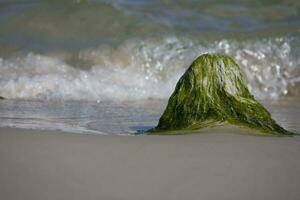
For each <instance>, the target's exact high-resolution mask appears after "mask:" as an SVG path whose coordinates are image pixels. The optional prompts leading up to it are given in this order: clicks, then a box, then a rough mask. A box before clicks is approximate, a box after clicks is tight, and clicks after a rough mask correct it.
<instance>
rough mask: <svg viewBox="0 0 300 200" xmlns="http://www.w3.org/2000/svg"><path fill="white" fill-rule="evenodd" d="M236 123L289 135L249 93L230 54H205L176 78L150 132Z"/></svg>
mask: <svg viewBox="0 0 300 200" xmlns="http://www.w3.org/2000/svg"><path fill="white" fill-rule="evenodd" d="M224 123H225V124H226V123H229V124H235V125H240V126H247V127H250V128H254V129H258V130H260V131H263V132H265V133H270V134H277V135H281V134H291V133H290V132H288V131H286V130H285V129H283V128H282V127H280V126H279V125H278V124H277V123H276V122H275V121H274V120H273V119H272V118H271V115H270V113H269V112H268V111H267V110H266V109H265V108H264V107H263V106H262V105H261V104H260V103H259V102H257V101H256V100H255V99H254V97H253V95H251V94H250V92H249V90H248V88H247V84H246V81H245V79H244V77H243V75H242V73H241V71H240V68H239V66H238V65H237V64H236V63H235V61H234V60H233V59H232V58H230V57H229V56H225V55H216V54H204V55H201V56H200V57H198V58H197V59H196V60H195V61H194V62H193V63H192V64H191V66H190V67H189V68H188V69H187V71H186V72H185V73H184V74H183V76H182V77H181V78H180V80H179V81H178V83H177V85H176V88H175V91H174V92H173V94H172V95H171V97H170V99H169V102H168V105H167V108H166V110H165V111H164V113H163V115H162V116H161V118H160V120H159V123H158V125H157V127H155V128H154V129H151V130H150V131H149V132H150V133H153V134H170V133H171V132H162V131H172V130H183V129H185V130H194V129H199V128H203V127H207V126H213V125H216V124H224Z"/></svg>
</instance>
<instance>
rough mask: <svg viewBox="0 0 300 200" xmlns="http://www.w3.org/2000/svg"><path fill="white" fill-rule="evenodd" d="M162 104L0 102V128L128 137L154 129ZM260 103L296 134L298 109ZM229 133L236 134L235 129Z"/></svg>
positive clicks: (294, 103)
mask: <svg viewBox="0 0 300 200" xmlns="http://www.w3.org/2000/svg"><path fill="white" fill-rule="evenodd" d="M166 103H167V102H166V100H146V101H132V102H105V103H103V102H102V103H97V102H87V101H65V102H59V101H48V102H47V101H24V100H3V101H0V127H15V128H29V129H44V130H60V131H66V132H74V133H86V134H105V135H107V134H108V135H109V134H132V133H137V132H140V131H145V130H148V129H150V128H153V127H154V126H156V125H157V122H158V120H159V117H160V116H161V114H162V112H163V110H164V108H165V106H166ZM264 103H265V105H266V107H267V108H268V109H269V110H270V112H271V113H272V115H273V117H274V119H276V121H277V122H278V123H279V124H281V125H282V126H283V127H285V128H286V129H287V130H289V131H294V132H297V133H300V125H299V117H300V105H299V103H298V102H297V101H296V100H295V99H292V100H285V101H276V102H264ZM220 130H223V129H222V128H220ZM217 131H218V130H214V132H217ZM229 131H230V132H240V131H239V130H238V129H235V128H230V129H229ZM204 132H205V131H204Z"/></svg>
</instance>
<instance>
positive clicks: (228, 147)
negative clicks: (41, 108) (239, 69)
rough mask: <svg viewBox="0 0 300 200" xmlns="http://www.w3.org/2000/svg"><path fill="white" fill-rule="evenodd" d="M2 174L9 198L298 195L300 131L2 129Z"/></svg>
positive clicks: (215, 199)
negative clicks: (128, 132) (280, 134)
mask: <svg viewBox="0 0 300 200" xmlns="http://www.w3.org/2000/svg"><path fill="white" fill-rule="evenodd" d="M224 132H227V131H224ZM0 177H1V178H0V199H4V200H19V199H20V200H21V199H22V200H41V199H43V200H47V199H49V200H50V199H51V200H67V199H72V200H77V199H78V200H82V199H86V200H88V199H89V200H90V199H91V200H93V199H97V200H98V199H103V200H110V199H112V200H127V199H128V200H148V199H149V200H153V199H161V200H169V199H170V200H176V199H178V200H182V199H193V200H194V199H201V200H220V199H222V200H235V199H237V200H241V199H243V200H248V199H249V200H253V199H255V200H269V199H270V200H277V199H278V200H282V199H285V200H297V199H299V197H300V137H299V136H294V137H262V136H251V135H239V134H230V133H214V134H194V135H181V136H98V135H82V134H70V133H61V132H49V131H33V130H23V129H11V128H0Z"/></svg>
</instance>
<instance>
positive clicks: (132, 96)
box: [0, 37, 300, 101]
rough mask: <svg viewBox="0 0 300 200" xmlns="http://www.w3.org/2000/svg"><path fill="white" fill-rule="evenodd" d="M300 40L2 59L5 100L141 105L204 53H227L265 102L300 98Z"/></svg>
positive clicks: (128, 44)
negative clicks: (113, 101)
mask: <svg viewBox="0 0 300 200" xmlns="http://www.w3.org/2000/svg"><path fill="white" fill-rule="evenodd" d="M299 44H300V43H299V39H298V38H293V37H277V38H266V39H256V40H253V39H252V40H247V41H236V40H220V41H214V42H201V41H195V40H192V39H189V38H178V37H165V38H151V39H146V40H141V39H135V40H127V41H125V42H123V43H122V44H121V45H119V46H117V47H112V46H99V47H97V48H91V49H84V50H81V51H79V52H76V53H74V52H73V53H70V52H69V53H68V52H60V53H55V52H54V53H49V54H44V55H41V54H35V53H28V54H26V55H23V56H18V57H14V58H0V88H1V89H0V96H3V97H5V98H11V99H19V98H21V99H61V100H97V101H103V100H121V101H123V100H138V99H148V98H168V97H169V95H170V94H171V93H172V91H173V89H174V87H175V84H176V82H177V80H178V79H179V77H180V76H181V75H182V74H183V72H184V71H185V69H186V68H187V67H188V66H189V65H190V63H191V62H192V61H193V60H194V59H195V58H196V57H197V56H199V55H200V54H202V53H207V52H211V53H215V52H217V53H224V54H228V55H231V56H233V58H234V59H235V60H236V61H237V62H238V63H239V64H240V66H241V68H242V70H243V72H244V74H245V76H246V78H247V80H248V85H249V88H250V90H251V92H252V93H253V94H254V95H255V96H256V97H257V98H259V99H269V98H270V99H277V98H279V97H282V96H286V95H298V93H299V89H298V88H299V84H300V68H299V67H300V56H299V52H300V51H299V50H300V48H299V46H300V45H299Z"/></svg>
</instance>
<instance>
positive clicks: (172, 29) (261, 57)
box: [0, 0, 300, 132]
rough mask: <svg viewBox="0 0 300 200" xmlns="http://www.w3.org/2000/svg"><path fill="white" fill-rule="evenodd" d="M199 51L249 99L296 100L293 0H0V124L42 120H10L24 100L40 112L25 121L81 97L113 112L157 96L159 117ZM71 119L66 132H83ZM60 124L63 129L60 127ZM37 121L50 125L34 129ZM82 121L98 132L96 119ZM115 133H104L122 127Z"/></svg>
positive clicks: (298, 34)
mask: <svg viewBox="0 0 300 200" xmlns="http://www.w3.org/2000/svg"><path fill="white" fill-rule="evenodd" d="M206 52H211V53H215V52H217V53H224V54H228V55H230V56H232V57H233V58H234V59H235V60H236V61H237V62H238V63H239V65H240V66H241V68H242V70H243V72H244V74H245V77H246V79H247V80H248V86H249V88H250V90H251V92H252V93H253V94H254V95H255V97H256V98H258V99H260V100H262V101H266V102H268V101H269V100H271V101H272V102H274V101H277V102H282V101H285V100H287V99H290V98H293V99H296V101H293V102H297V99H299V96H300V1H298V0H223V1H220V0H219V1H218V0H197V1H196V0H186V1H180V0H174V1H170V0H110V1H108V0H0V96H3V97H5V98H6V99H7V100H5V102H1V103H0V113H1V117H2V119H1V120H2V122H1V126H15V127H22V126H26V127H28V128H30V127H31V128H33V127H35V125H34V123H36V124H38V123H40V124H43V123H41V122H40V121H38V122H37V121H34V120H32V121H31V122H32V123H31V124H30V123H29V125H28V123H27V122H24V121H23V122H24V123H21V122H20V120H21V121H22V119H23V118H24V116H22V117H19V118H20V119H19V121H18V120H16V119H17V118H18V116H19V114H18V113H19V112H23V109H25V108H28V107H26V106H25V105H28V103H29V104H30V103H31V104H32V105H30V106H29V108H30V107H31V108H36V109H37V108H40V110H36V109H31V111H32V113H31V114H30V113H28V112H29V111H28V110H27V111H26V113H27V114H26V115H25V118H26V116H31V115H33V116H35V117H33V119H36V120H37V119H38V118H39V117H42V118H43V119H44V118H45V119H46V121H47V120H48V118H47V116H50V117H49V120H50V122H52V121H51V116H52V115H51V110H49V112H48V113H47V112H46V111H45V110H42V108H43V106H42V107H35V106H34V105H35V104H36V102H44V101H47V102H48V103H49V102H52V103H53V101H55V102H60V104H59V105H62V102H64V104H68V105H70V106H71V107H72V106H73V110H76V109H77V107H78V106H79V107H80V106H81V105H82V104H81V103H82V102H88V103H87V104H88V105H90V104H95V105H98V106H99V105H101V106H103V105H107V104H106V103H107V102H110V101H113V102H115V104H114V106H112V107H111V108H109V109H108V110H110V111H111V110H112V109H113V107H118V105H119V106H121V105H124V102H135V103H131V104H132V105H131V106H133V105H135V104H136V103H137V102H139V103H141V102H144V103H145V102H147V101H149V100H151V99H154V101H155V100H157V101H161V102H162V103H155V105H157V106H152V107H158V108H160V109H158V110H156V118H155V120H157V116H159V115H160V112H161V110H162V109H163V105H165V102H166V100H167V98H168V97H169V95H170V94H171V93H172V91H173V89H174V86H175V84H176V82H177V80H178V79H179V77H180V76H181V75H182V73H183V72H184V71H185V69H186V68H187V67H188V66H189V65H190V63H191V62H192V61H193V60H194V59H195V58H196V57H197V56H199V55H200V54H202V53H206ZM158 99H160V100H158ZM16 102H18V103H16ZM20 102H23V103H20ZM72 102H73V104H72ZM74 102H76V103H74ZM96 102H98V103H96ZM117 102H119V103H117ZM49 104H50V103H49ZM54 104H55V103H54ZM8 105H10V106H13V105H14V106H16V107H10V114H8V111H7V106H8ZM17 105H18V106H17ZM19 105H22V106H19ZM51 105H52V104H51ZM146 105H147V104H145V106H144V107H143V106H141V107H142V108H143V109H146V108H147V106H146ZM293 105H297V103H293ZM46 107H47V106H46ZM54 107H55V106H54ZM127 107H128V104H127ZM129 107H130V106H129ZM129 107H128V108H129ZM150 107H151V106H150ZM150 107H149V108H150ZM47 108H49V109H50V108H52V107H51V106H50V107H47ZM295 108H296V107H295ZM297 108H298V107H297ZM103 109H104V108H103ZM143 109H142V110H143ZM29 110H30V109H29ZM46 110H47V109H46ZM60 110H64V109H63V108H60V109H58V110H57V115H55V116H56V117H57V120H56V121H57V122H58V121H63V120H62V119H60V118H61V117H59V116H61V115H62V116H64V114H63V113H59V112H60ZM100 110H101V109H100ZM104 110H105V109H104ZM104 110H101V112H104V113H105V111H104ZM146 110H147V109H146ZM146 110H144V111H143V112H144V113H146V116H147V113H148V114H149V117H148V118H147V117H146V116H144V118H142V119H143V121H144V122H145V124H146V125H145V126H148V125H147V124H151V125H152V126H153V125H155V124H153V123H154V121H155V120H154V118H151V117H150V116H152V114H153V113H152V114H151V112H152V111H146ZM154 110H155V109H154ZM290 110H293V109H290ZM296 110H297V109H296ZM298 110H299V109H298ZM298 110H297V111H298ZM68 111H69V112H70V113H69V114H68V115H67V116H69V117H70V118H71V117H72V116H73V114H74V113H73V111H72V109H71V108H68V109H67V111H66V110H64V111H63V112H64V113H65V112H68ZM125 111H126V109H125ZM125 111H124V112H125ZM127 111H128V112H129V113H131V114H132V115H130V116H133V115H136V116H139V115H137V114H136V112H133V111H132V112H131V111H130V109H129V110H127ZM139 111H140V110H139ZM45 112H46V114H45ZM99 112H100V111H99ZM101 112H100V113H101ZM120 112H121V111H120ZM34 113H44V114H42V116H40V115H35V114H34ZM72 113H73V114H72ZM137 113H138V112H137ZM74 115H76V116H77V114H74ZM9 116H10V117H9ZM36 116H39V117H36ZM97 116H98V118H101V117H99V115H97ZM106 116H108V115H106ZM122 116H125V115H122ZM298 116H299V117H300V115H298ZM82 117H83V119H82V120H83V121H84V116H82ZM299 117H298V118H299ZM104 118H105V117H104ZM133 118H134V119H135V120H137V119H138V118H135V117H133ZM4 119H8V120H9V119H15V120H10V122H8V121H5V120H4ZM79 119H80V120H81V118H80V117H79ZM114 119H117V118H116V116H112V117H111V118H110V120H114ZM129 119H131V118H130V117H129V118H128V116H127V117H124V118H122V120H121V121H126V120H129ZM296 119H297V118H296ZM296 119H295V120H296ZM26 120H27V119H26ZM49 120H48V121H49ZM80 120H79V121H80ZM147 120H148V121H147ZM71 121H72V120H71ZM90 121H93V120H92V119H90ZM137 121H138V120H137ZM283 121H284V120H283ZM297 121H298V122H299V120H297ZM297 121H296V122H297ZM12 122H14V123H12ZM75 122H76V123H75ZM75 122H74V124H75V125H74V126H73V129H72V131H75V130H81V129H80V128H79V125H78V124H80V123H79V122H78V120H77V121H76V120H75ZM150 122H151V123H150ZM72 123H73V122H72ZM72 123H71V124H72ZM99 123H100V122H99ZM107 123H108V121H107V122H106V124H107ZM50 124H51V123H50ZM62 124H64V125H66V126H67V127H69V128H65V129H67V130H71V128H70V126H69V125H68V123H62ZM76 124H77V126H76ZM100 124H101V123H100ZM52 125H53V127H64V126H63V125H61V126H60V125H58V124H55V123H53V124H52ZM102 125H103V124H102ZM50 126H51V125H50ZM130 126H131V125H130ZM133 126H135V125H133ZM43 127H44V128H45V127H48V128H49V126H43V125H41V126H38V128H43ZM82 127H84V129H90V130H97V131H100V132H101V128H99V127H100V125H99V124H98V125H93V126H92V125H89V126H87V125H84V126H82ZM87 127H94V128H87ZM95 127H98V128H95ZM128 127H129V124H127V129H126V130H127V131H128V130H129V128H128ZM61 129H63V128H61ZM112 129H113V128H112ZM115 129H117V130H118V131H117V130H114V131H111V132H122V130H123V128H120V127H119V129H118V128H116V127H115ZM106 131H107V132H110V131H109V130H106ZM127 131H125V132H127Z"/></svg>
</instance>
